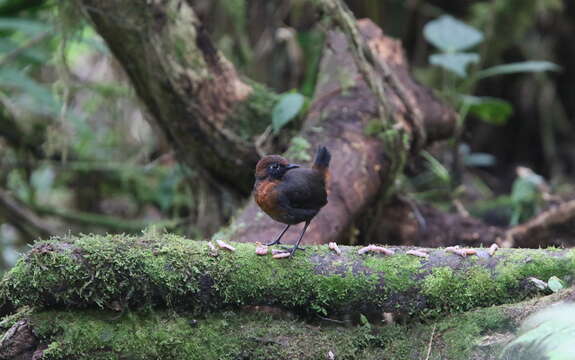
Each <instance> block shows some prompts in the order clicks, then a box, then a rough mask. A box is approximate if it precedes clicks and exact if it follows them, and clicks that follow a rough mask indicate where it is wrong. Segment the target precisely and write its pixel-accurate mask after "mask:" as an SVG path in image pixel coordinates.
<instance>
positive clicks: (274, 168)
mask: <svg viewBox="0 0 575 360" xmlns="http://www.w3.org/2000/svg"><path fill="white" fill-rule="evenodd" d="M298 167H299V165H296V164H290V163H289V162H288V161H287V160H286V159H284V158H283V157H281V156H279V155H267V156H264V157H263V158H261V159H260V161H258V164H257V165H256V180H264V179H270V180H273V179H276V180H280V179H281V178H282V176H283V175H284V174H285V173H286V172H287V171H289V170H291V169H295V168H298Z"/></svg>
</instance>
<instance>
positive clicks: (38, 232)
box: [0, 189, 58, 237]
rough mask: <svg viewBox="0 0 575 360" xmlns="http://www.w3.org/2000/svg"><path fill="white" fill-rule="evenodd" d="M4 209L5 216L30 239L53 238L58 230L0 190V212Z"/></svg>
mask: <svg viewBox="0 0 575 360" xmlns="http://www.w3.org/2000/svg"><path fill="white" fill-rule="evenodd" d="M2 209H4V211H3V212H4V213H5V216H6V217H7V218H8V219H10V220H11V222H12V223H13V224H14V225H15V226H16V227H18V228H19V229H20V230H22V231H23V232H25V233H27V234H28V235H30V237H37V236H41V237H51V236H54V235H55V234H56V233H57V232H58V230H57V229H56V228H55V227H54V226H52V225H51V224H48V223H46V222H44V220H42V219H41V218H40V217H39V216H38V215H37V214H36V213H35V212H34V211H32V210H31V209H29V208H28V207H26V205H25V204H23V203H22V202H20V201H19V200H18V199H16V198H15V197H13V196H12V195H10V194H9V193H8V192H7V191H4V190H2V189H0V212H2ZM30 230H31V231H30Z"/></svg>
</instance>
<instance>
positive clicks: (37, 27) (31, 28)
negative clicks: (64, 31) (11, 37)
mask: <svg viewBox="0 0 575 360" xmlns="http://www.w3.org/2000/svg"><path fill="white" fill-rule="evenodd" d="M51 28H52V27H51V26H50V25H47V24H45V23H43V22H40V21H35V20H27V19H21V18H20V19H15V18H0V30H11V31H21V32H25V33H27V34H37V33H41V32H45V31H49V30H50V29H51Z"/></svg>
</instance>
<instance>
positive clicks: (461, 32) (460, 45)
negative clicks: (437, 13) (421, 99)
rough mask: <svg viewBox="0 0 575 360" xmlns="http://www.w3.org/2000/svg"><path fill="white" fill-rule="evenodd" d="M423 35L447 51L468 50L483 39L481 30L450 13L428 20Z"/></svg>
mask: <svg viewBox="0 0 575 360" xmlns="http://www.w3.org/2000/svg"><path fill="white" fill-rule="evenodd" d="M423 35H424V36H425V38H426V39H427V41H429V42H430V43H431V44H433V45H434V46H435V47H437V48H439V49H440V50H442V51H444V52H446V53H455V52H458V51H462V50H467V49H469V48H471V47H473V46H475V45H477V44H479V43H480V42H481V41H483V34H482V33H481V32H480V31H477V30H476V29H475V28H473V27H471V26H469V25H467V24H465V23H463V22H461V21H459V20H457V19H455V18H453V17H451V16H449V15H443V16H441V17H439V18H438V19H435V20H433V21H430V22H428V23H427V24H426V25H425V27H424V28H423Z"/></svg>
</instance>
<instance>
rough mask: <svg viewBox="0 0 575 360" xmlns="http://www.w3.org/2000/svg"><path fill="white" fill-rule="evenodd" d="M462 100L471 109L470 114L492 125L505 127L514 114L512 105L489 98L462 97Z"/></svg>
mask: <svg viewBox="0 0 575 360" xmlns="http://www.w3.org/2000/svg"><path fill="white" fill-rule="evenodd" d="M461 100H462V101H463V104H464V105H465V106H468V107H469V113H470V114H473V115H475V116H477V117H478V118H480V119H481V120H483V121H485V122H486V123H489V124H492V125H504V124H505V123H507V120H508V119H509V117H510V116H511V115H512V114H513V106H512V105H511V103H509V102H507V101H505V100H502V99H498V98H494V97H488V96H470V95H462V96H461Z"/></svg>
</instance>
